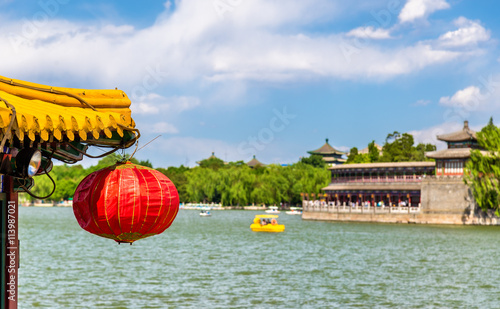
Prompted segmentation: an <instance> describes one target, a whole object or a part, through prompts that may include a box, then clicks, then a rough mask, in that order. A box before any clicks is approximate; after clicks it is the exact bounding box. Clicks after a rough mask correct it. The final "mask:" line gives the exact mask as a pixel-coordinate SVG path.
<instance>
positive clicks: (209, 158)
mask: <svg viewBox="0 0 500 309" xmlns="http://www.w3.org/2000/svg"><path fill="white" fill-rule="evenodd" d="M212 159H217V160H221V161H223V160H222V159H219V158H217V157H216V156H215V152H212V155H211V156H210V157H208V158H206V159H204V160H212ZM204 160H201V161H204ZM201 161H197V162H196V164H198V165H200V163H201ZM223 162H224V164H227V162H226V161H223Z"/></svg>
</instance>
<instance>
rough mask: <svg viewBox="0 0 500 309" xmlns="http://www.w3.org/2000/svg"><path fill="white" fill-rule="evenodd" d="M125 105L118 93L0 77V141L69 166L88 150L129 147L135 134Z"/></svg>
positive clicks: (127, 101) (128, 104)
mask: <svg viewBox="0 0 500 309" xmlns="http://www.w3.org/2000/svg"><path fill="white" fill-rule="evenodd" d="M130 104H131V102H130V100H129V99H128V97H127V95H126V94H125V93H124V92H123V91H121V90H88V89H75V88H61V87H51V86H45V85H40V84H35V83H29V82H24V81H20V80H15V79H9V78H6V77H2V76H0V139H1V140H2V141H5V143H4V145H5V144H7V143H8V144H7V145H14V146H15V147H18V148H24V147H25V146H27V145H28V144H29V146H28V147H38V148H41V150H42V152H44V151H45V152H49V153H53V157H54V158H56V159H60V160H63V161H65V162H66V161H68V160H69V161H71V162H68V163H74V161H78V160H81V159H82V156H83V154H84V153H86V149H87V147H88V146H101V147H110V148H117V149H118V148H128V147H130V146H132V145H133V144H134V143H135V141H136V140H137V139H138V138H139V134H138V130H136V129H135V122H134V120H133V119H132V117H131V111H130V108H129V107H130ZM75 148H76V149H75Z"/></svg>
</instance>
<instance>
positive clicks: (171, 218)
mask: <svg viewBox="0 0 500 309" xmlns="http://www.w3.org/2000/svg"><path fill="white" fill-rule="evenodd" d="M174 188H175V187H174ZM171 189H172V187H171V186H168V193H169V194H168V196H169V199H170V203H169V205H172V198H173V196H172V192H171ZM178 211H179V209H178V208H176V209H175V214H174V215H173V216H170V221H169V222H168V223H167V225H165V226H166V227H165V229H164V230H166V229H167V228H168V227H169V226H170V225H171V224H172V221H173V220H174V218H175V217H176V216H177V212H178ZM169 213H170V207H169V208H168V212H167V216H165V219H164V220H163V223H162V225H163V224H164V223H165V221H166V220H167V218H169ZM164 230H163V231H164Z"/></svg>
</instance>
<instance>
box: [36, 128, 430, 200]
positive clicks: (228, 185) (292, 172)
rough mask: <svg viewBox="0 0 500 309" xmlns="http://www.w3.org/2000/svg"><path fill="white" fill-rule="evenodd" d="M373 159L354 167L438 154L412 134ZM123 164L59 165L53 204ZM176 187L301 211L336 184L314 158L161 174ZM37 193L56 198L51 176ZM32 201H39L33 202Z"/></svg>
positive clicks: (353, 154)
mask: <svg viewBox="0 0 500 309" xmlns="http://www.w3.org/2000/svg"><path fill="white" fill-rule="evenodd" d="M368 148H369V151H368V153H367V154H361V153H358V151H357V148H355V147H354V148H352V149H351V151H350V153H349V156H348V159H347V162H348V163H371V162H400V161H424V160H426V158H425V155H424V154H425V151H432V150H435V149H436V147H435V146H434V145H431V144H425V145H424V144H418V145H417V146H415V145H414V139H413V136H412V135H411V134H407V133H404V134H400V133H398V132H394V133H391V134H389V135H388V136H387V138H386V143H385V144H384V146H383V148H382V151H380V150H379V149H378V148H377V147H376V146H375V142H371V143H370V144H369V145H368ZM120 159H122V157H121V156H118V155H116V154H112V155H109V156H107V157H105V158H103V159H101V160H100V161H99V162H98V164H97V165H95V166H91V167H89V168H83V167H82V166H81V165H71V166H70V165H67V164H64V165H57V166H54V167H53V169H52V171H51V172H50V175H51V177H52V178H53V179H54V181H55V182H56V189H55V192H54V194H53V195H52V196H51V197H49V198H48V200H51V201H56V202H57V201H62V200H67V199H70V198H72V197H73V195H74V192H75V190H76V187H77V186H78V184H79V183H80V182H81V181H82V180H83V178H85V177H86V176H87V175H89V174H90V173H92V172H94V171H97V170H99V169H102V168H104V167H107V166H110V165H113V164H115V163H116V162H117V161H119V160H120ZM131 161H132V163H135V164H139V165H144V166H148V167H151V168H152V167H153V166H152V164H151V163H150V162H149V161H137V160H135V159H132V160H131ZM156 170H158V171H159V172H161V173H162V174H164V175H166V176H167V177H168V178H170V180H172V182H173V183H174V184H175V186H176V188H177V190H178V192H179V197H180V201H181V202H184V203H188V202H192V203H200V202H203V203H212V202H213V203H221V204H222V205H241V206H243V205H252V204H256V205H257V204H266V205H280V204H287V205H298V204H301V201H302V197H301V193H314V194H318V193H321V189H322V188H324V187H326V186H327V185H328V184H329V183H330V180H331V174H330V171H329V170H328V169H327V167H326V164H325V161H324V160H323V159H322V157H321V156H318V155H311V156H309V157H304V158H301V159H300V160H299V161H298V162H296V163H294V164H290V165H286V166H281V165H277V164H271V165H266V166H256V167H254V168H251V167H249V166H248V165H247V164H245V163H244V162H243V161H238V162H229V163H227V164H226V163H225V162H224V161H222V160H220V159H218V158H216V157H210V158H209V159H206V160H203V161H201V162H199V166H196V167H193V168H190V167H186V166H183V165H181V166H180V167H173V166H171V167H168V168H156ZM35 183H36V184H35V186H34V187H33V189H32V192H33V193H34V194H35V195H37V196H46V195H48V194H50V192H51V191H52V188H53V184H52V182H51V181H50V179H49V178H47V176H37V177H35ZM27 199H28V200H30V201H32V200H34V198H33V197H31V196H27Z"/></svg>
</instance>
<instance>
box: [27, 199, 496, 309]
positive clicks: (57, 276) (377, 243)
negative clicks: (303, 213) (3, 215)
mask: <svg viewBox="0 0 500 309" xmlns="http://www.w3.org/2000/svg"><path fill="white" fill-rule="evenodd" d="M212 213H213V215H212V217H208V218H201V217H199V214H198V212H197V211H195V210H181V211H180V212H179V215H178V216H177V218H176V219H175V221H174V223H173V224H172V226H171V227H170V228H169V229H168V230H167V231H166V232H165V233H163V234H162V235H159V236H154V237H151V238H148V239H145V240H140V241H137V242H136V243H134V244H133V245H132V246H130V245H125V244H122V245H118V244H116V243H115V242H114V241H112V240H108V239H104V238H100V237H97V236H94V235H92V234H89V233H87V232H85V231H84V230H82V229H80V227H79V226H78V224H77V222H76V220H75V219H74V216H73V211H72V209H71V208H36V207H21V208H20V221H19V230H20V232H19V238H20V240H21V268H20V287H19V302H20V306H19V308H65V309H66V308H134V309H135V308H499V307H500V293H499V292H500V285H499V279H500V271H499V270H498V264H499V262H500V254H499V251H500V229H499V228H497V227H469V226H425V225H385V224H356V223H334V222H312V221H302V219H301V218H300V216H290V215H286V214H281V215H280V223H284V224H285V225H286V230H285V232H284V233H277V234H272V233H255V232H252V231H250V228H249V226H250V224H251V222H252V220H253V217H254V215H255V214H258V213H260V212H254V211H237V210H231V211H213V212H212Z"/></svg>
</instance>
